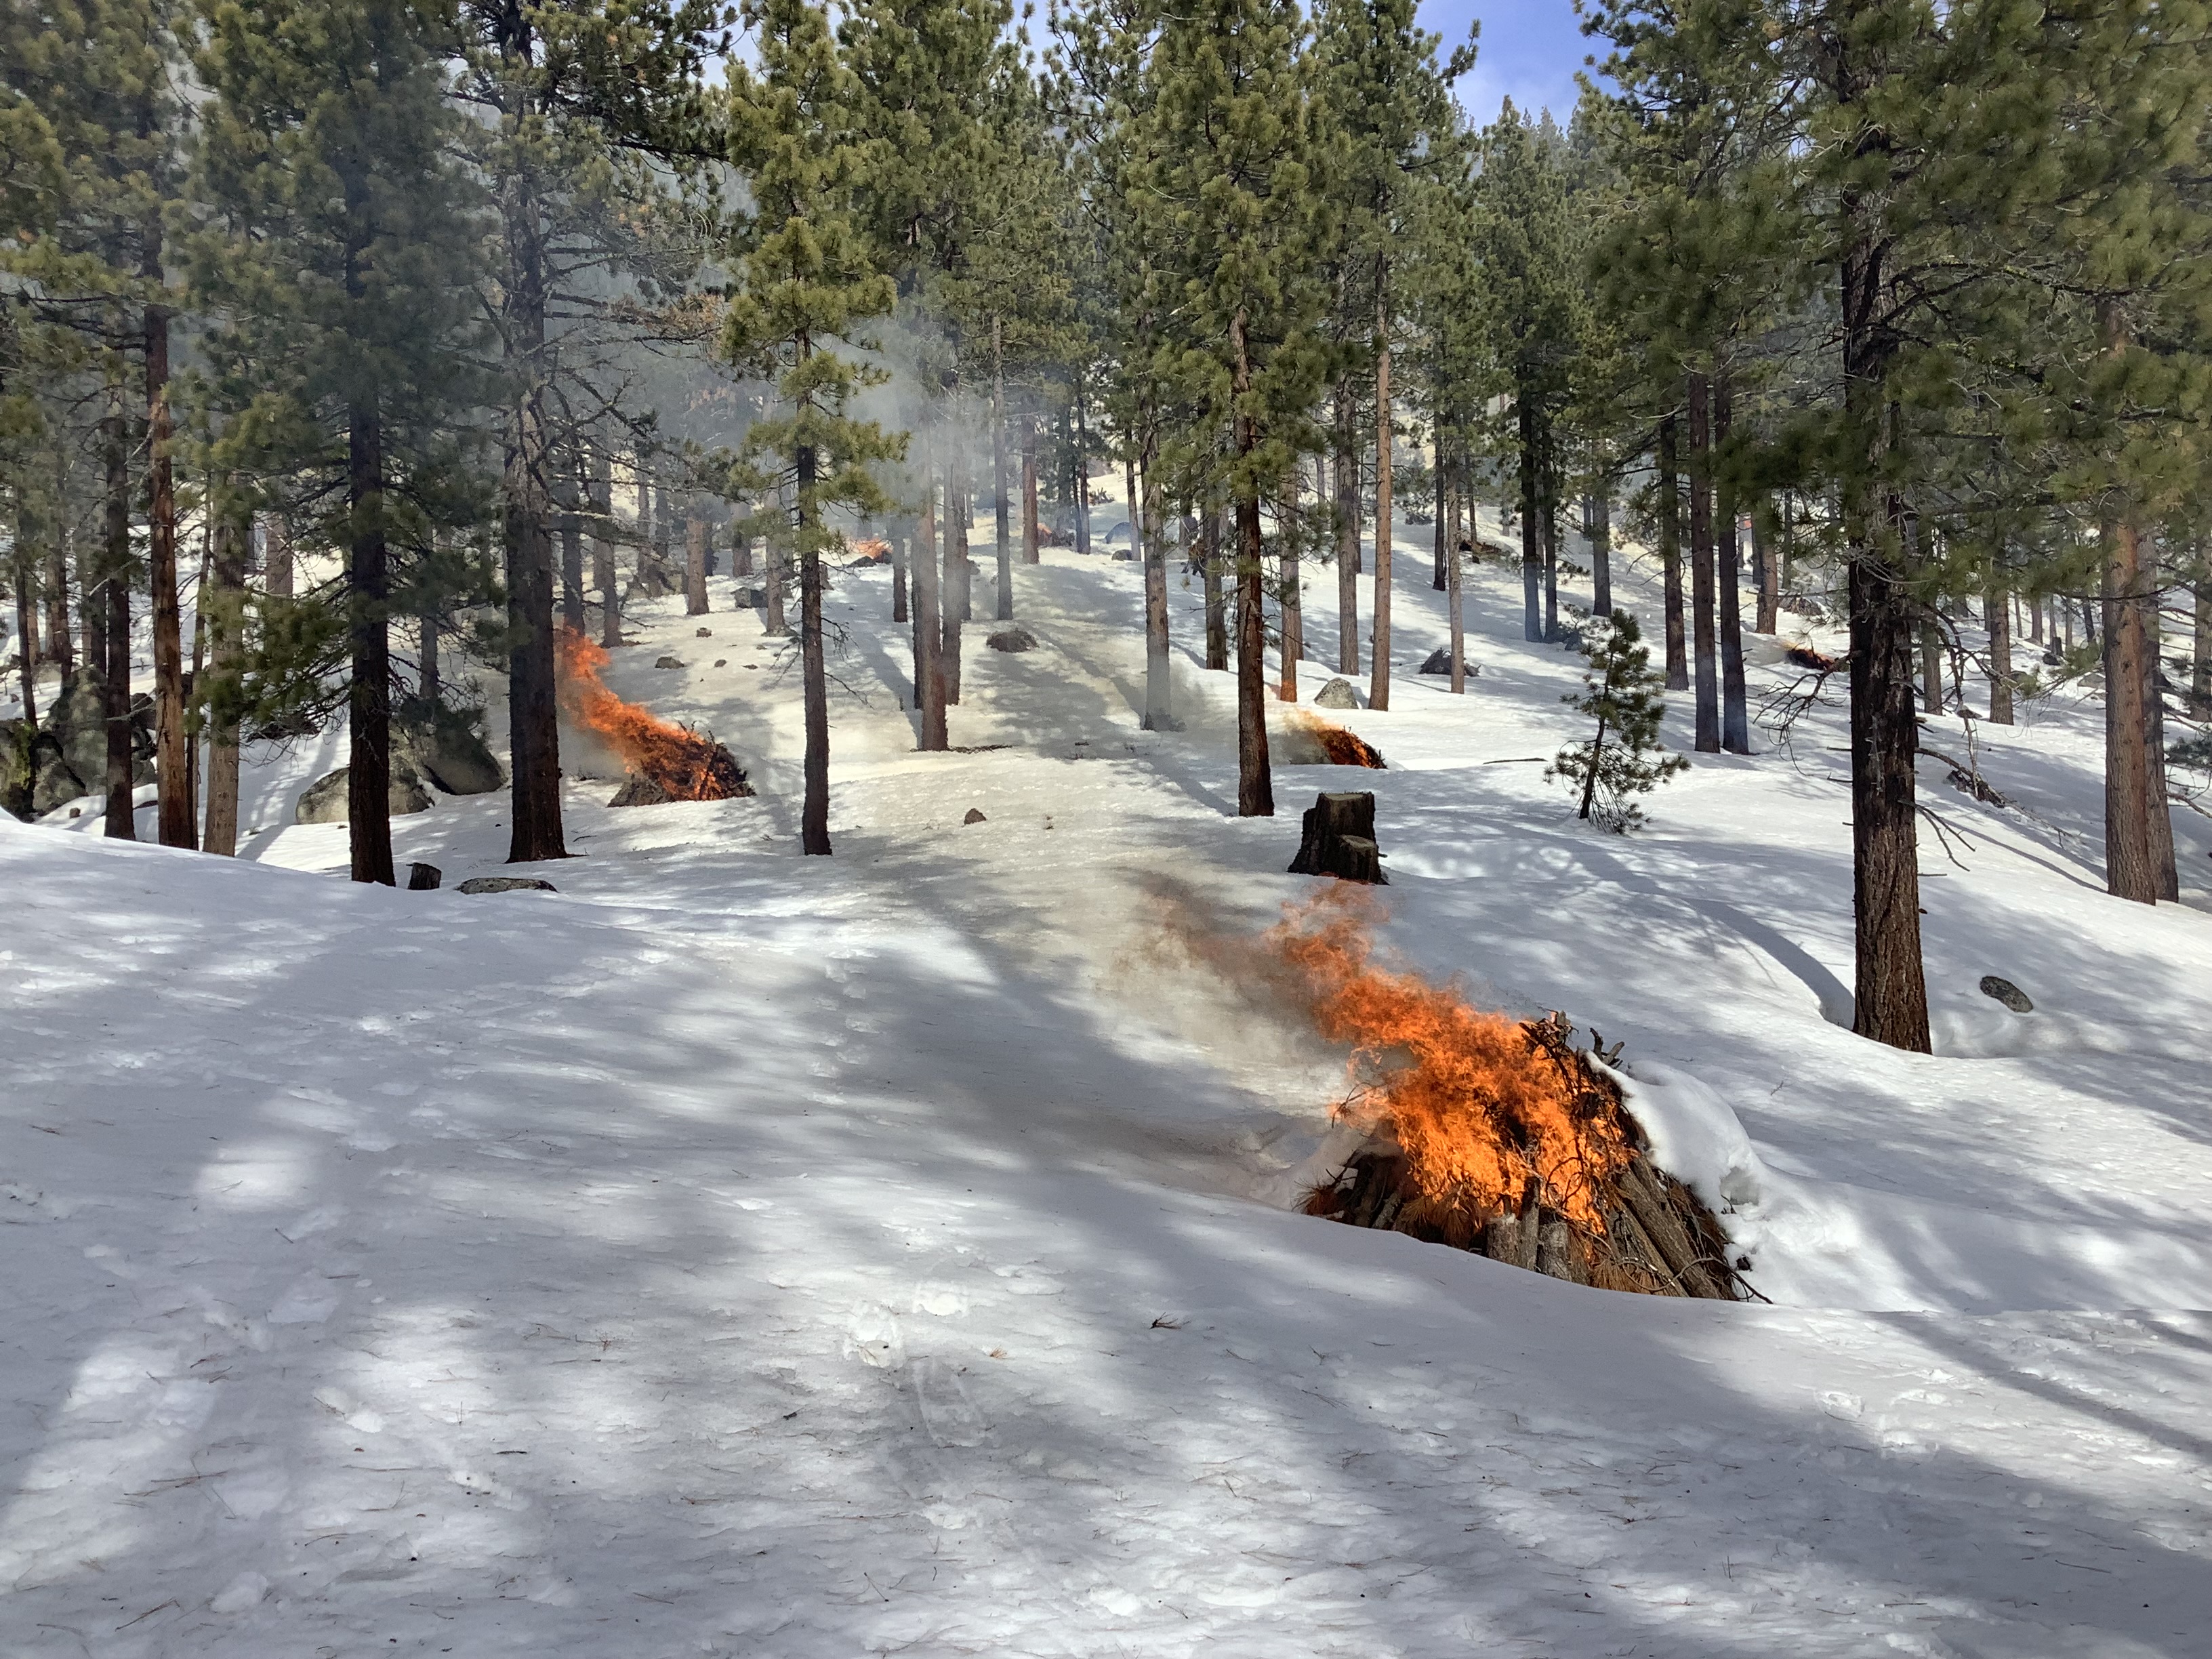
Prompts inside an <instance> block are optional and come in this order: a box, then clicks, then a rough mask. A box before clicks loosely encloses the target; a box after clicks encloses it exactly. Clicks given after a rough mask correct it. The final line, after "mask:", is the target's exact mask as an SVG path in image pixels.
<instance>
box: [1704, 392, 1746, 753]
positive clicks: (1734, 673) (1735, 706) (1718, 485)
mask: <svg viewBox="0 0 2212 1659" xmlns="http://www.w3.org/2000/svg"><path fill="white" fill-rule="evenodd" d="M1734 424H1735V409H1734V405H1733V403H1732V400H1731V398H1730V397H1729V377H1728V371H1727V370H1726V369H1725V368H1723V370H1722V371H1721V372H1720V373H1719V374H1717V376H1715V377H1714V381H1713V463H1714V472H1713V530H1714V533H1715V535H1716V536H1717V538H1718V540H1717V543H1716V546H1715V550H1716V553H1717V558H1716V561H1715V567H1714V575H1715V577H1716V579H1717V581H1718V584H1719V586H1720V601H1721V617H1720V622H1721V747H1722V748H1723V749H1725V750H1728V752H1729V754H1731V755H1748V754H1749V753H1750V752H1751V708H1750V702H1749V699H1748V696H1747V693H1746V690H1745V688H1744V683H1743V538H1742V536H1741V532H1740V530H1739V526H1738V525H1737V521H1736V520H1737V515H1736V501H1735V478H1734V477H1733V476H1732V474H1731V472H1730V465H1731V461H1732V457H1731V454H1730V449H1729V428H1731V427H1732V426H1733V425H1734Z"/></svg>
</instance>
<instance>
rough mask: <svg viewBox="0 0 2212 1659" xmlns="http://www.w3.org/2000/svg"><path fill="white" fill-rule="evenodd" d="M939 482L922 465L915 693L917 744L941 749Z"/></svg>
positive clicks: (944, 740) (916, 575)
mask: <svg viewBox="0 0 2212 1659" xmlns="http://www.w3.org/2000/svg"><path fill="white" fill-rule="evenodd" d="M937 572H938V564H937V485H936V482H935V480H933V478H932V477H930V469H929V468H928V467H927V465H925V466H924V467H923V469H922V485H921V543H920V544H919V545H918V546H917V547H916V548H915V556H914V696H915V708H916V709H917V710H918V711H919V712H920V714H921V723H920V737H919V741H918V743H917V744H916V746H917V747H919V748H921V749H922V750H927V751H930V752H941V751H943V750H945V749H946V748H947V747H949V746H950V745H949V739H948V738H947V735H946V732H945V676H944V673H943V671H941V670H940V668H939V654H938V653H939V649H940V648H941V646H942V642H943V629H942V626H941V623H942V617H941V616H940V614H939V613H940V611H942V610H943V605H942V603H941V595H940V594H939V592H938V575H937Z"/></svg>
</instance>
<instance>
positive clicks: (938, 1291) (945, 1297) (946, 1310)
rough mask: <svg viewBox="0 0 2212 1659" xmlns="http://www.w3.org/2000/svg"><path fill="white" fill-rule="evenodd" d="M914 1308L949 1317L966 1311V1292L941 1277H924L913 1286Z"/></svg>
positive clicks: (919, 1311) (918, 1311)
mask: <svg viewBox="0 0 2212 1659" xmlns="http://www.w3.org/2000/svg"><path fill="white" fill-rule="evenodd" d="M914 1310H915V1312H916V1313H926V1314H935V1315H936V1316H938V1317H939V1319H951V1318H953V1317H955V1316H957V1315H960V1314H964V1313H966V1312H967V1311H968V1292H967V1291H963V1290H962V1289H961V1288H960V1286H958V1285H948V1284H946V1283H945V1281H944V1280H943V1279H923V1280H922V1281H921V1284H919V1285H915V1288H914Z"/></svg>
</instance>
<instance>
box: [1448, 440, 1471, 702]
mask: <svg viewBox="0 0 2212 1659" xmlns="http://www.w3.org/2000/svg"><path fill="white" fill-rule="evenodd" d="M1463 505H1464V506H1465V507H1467V508H1468V518H1470V519H1472V518H1473V517H1474V512H1473V510H1472V509H1473V505H1474V504H1473V502H1472V501H1469V500H1468V492H1467V490H1466V489H1465V487H1464V485H1463V484H1462V487H1460V488H1458V489H1454V490H1453V491H1452V512H1451V528H1450V531H1449V533H1448V537H1447V540H1448V543H1449V545H1448V546H1447V548H1446V550H1445V555H1444V559H1445V562H1444V593H1445V596H1446V597H1445V601H1444V603H1445V605H1446V608H1447V609H1448V610H1449V612H1450V617H1451V689H1452V695H1453V696H1455V697H1456V696H1465V695H1466V693H1467V661H1466V658H1467V615H1466V605H1465V600H1466V593H1465V583H1466V580H1467V579H1466V577H1465V576H1464V575H1462V574H1461V573H1462V569H1463V568H1464V567H1465V565H1466V563H1467V556H1466V555H1465V554H1464V553H1462V551H1461V550H1460V541H1461V536H1460V530H1461V525H1460V513H1461V510H1462V506H1463Z"/></svg>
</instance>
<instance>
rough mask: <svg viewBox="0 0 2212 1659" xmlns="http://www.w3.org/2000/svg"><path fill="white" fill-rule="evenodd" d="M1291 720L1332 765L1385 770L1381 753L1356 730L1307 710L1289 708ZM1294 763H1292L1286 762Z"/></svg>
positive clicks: (1386, 768)
mask: <svg viewBox="0 0 2212 1659" xmlns="http://www.w3.org/2000/svg"><path fill="white" fill-rule="evenodd" d="M1290 723H1291V726H1292V727H1293V728H1294V729H1296V730H1297V731H1298V732H1303V733H1304V734H1305V735H1306V736H1308V737H1310V738H1312V739H1313V740H1314V741H1315V742H1316V743H1317V744H1320V745H1321V748H1322V753H1323V754H1325V755H1326V756H1328V764H1329V765H1331V766H1364V767H1368V768H1370V769H1372V770H1374V771H1377V772H1383V771H1388V770H1389V768H1388V767H1386V766H1384V765H1383V757H1382V755H1381V754H1380V753H1379V752H1378V751H1377V750H1376V748H1375V747H1374V745H1373V744H1370V743H1368V742H1367V741H1366V740H1365V739H1364V738H1362V737H1361V736H1360V735H1359V734H1358V732H1347V731H1346V730H1345V728H1344V727H1342V726H1337V725H1334V724H1332V723H1331V722H1329V721H1328V720H1323V719H1322V717H1321V716H1320V715H1318V714H1313V713H1311V712H1310V711H1309V710H1307V709H1304V708H1293V709H1291V711H1290ZM1286 764H1295V763H1294V762H1289V763H1286Z"/></svg>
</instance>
